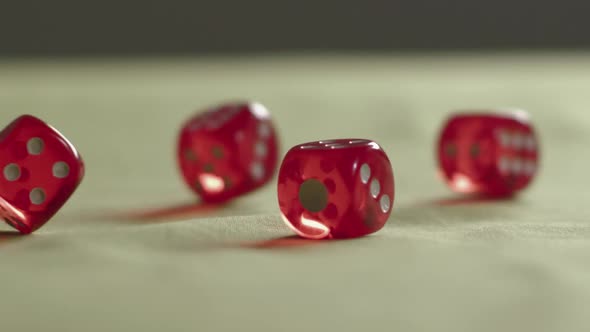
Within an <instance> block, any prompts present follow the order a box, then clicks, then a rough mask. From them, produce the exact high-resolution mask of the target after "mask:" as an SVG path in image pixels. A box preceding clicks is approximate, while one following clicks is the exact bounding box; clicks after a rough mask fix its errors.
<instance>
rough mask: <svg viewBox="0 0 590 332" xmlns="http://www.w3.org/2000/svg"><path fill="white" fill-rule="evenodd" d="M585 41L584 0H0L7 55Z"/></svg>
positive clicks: (588, 14) (0, 44) (556, 45)
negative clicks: (351, 0) (348, 0)
mask: <svg viewBox="0 0 590 332" xmlns="http://www.w3.org/2000/svg"><path fill="white" fill-rule="evenodd" d="M588 46H590V1H585V0H566V1H551V0H536V1H535V0H516V1H509V0H495V1H478V0H392V1H385V0H369V1H354V2H347V1H333V0H318V1H278V0H276V1H273V0H251V1H247V0H244V1H228V0H220V1H210V0H207V1H198V0H197V1H188V0H169V1H150V0H144V1H140V0H128V1H112V0H105V1H82V0H80V1H73V0H56V1H28V0H12V1H8V0H0V55H5V56H6V55H13V56H36V55H40V56H48V55H51V56H54V55H117V56H119V55H146V54H147V55H161V54H211V53H213V54H225V53H232V54H233V53H264V52H275V51H285V52H292V51H312V52H313V51H360V52H365V51H392V50H393V51H406V50H409V51H415V50H428V51H438V50H441V51H445V50H489V49H494V50H514V49H518V50H522V49H525V50H526V49H571V48H586V47H588Z"/></svg>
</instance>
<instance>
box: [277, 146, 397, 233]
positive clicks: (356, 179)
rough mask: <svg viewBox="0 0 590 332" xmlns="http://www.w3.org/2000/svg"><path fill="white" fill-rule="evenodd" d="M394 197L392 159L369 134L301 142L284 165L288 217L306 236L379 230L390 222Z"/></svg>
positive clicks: (282, 195)
mask: <svg viewBox="0 0 590 332" xmlns="http://www.w3.org/2000/svg"><path fill="white" fill-rule="evenodd" d="M393 198H394V184H393V171H392V169H391V164H390V162H389V159H388V158H387V155H386V154H385V152H384V151H383V150H382V149H381V147H380V146H379V145H378V144H377V143H375V142H372V141H369V140H364V139H338V140H328V141H319V142H312V143H305V144H301V145H297V146H295V147H293V148H291V150H289V152H288V153H287V155H286V156H285V159H284V160H283V163H282V165H281V168H280V171H279V180H278V200H279V206H280V209H281V212H282V216H283V219H284V220H285V222H286V223H287V225H288V226H289V227H290V228H291V229H293V231H295V232H296V233H297V234H299V235H300V236H302V237H305V238H310V239H321V238H350V237H358V236H363V235H367V234H370V233H373V232H376V231H378V230H379V229H381V228H382V227H383V226H384V225H385V223H386V222H387V219H388V218H389V214H390V213H391V208H392V205H393Z"/></svg>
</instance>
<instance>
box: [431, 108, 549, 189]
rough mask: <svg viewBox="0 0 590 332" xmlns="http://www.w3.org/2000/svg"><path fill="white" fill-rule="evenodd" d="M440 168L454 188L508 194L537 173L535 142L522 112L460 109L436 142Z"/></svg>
mask: <svg viewBox="0 0 590 332" xmlns="http://www.w3.org/2000/svg"><path fill="white" fill-rule="evenodd" d="M437 153H438V160H439V168H440V171H441V173H442V175H443V177H444V178H445V180H446V181H447V183H448V184H449V186H450V187H451V188H452V189H453V190H455V191H457V192H464V193H479V194H485V195H491V196H509V195H512V194H513V193H515V192H517V191H519V190H522V189H524V188H525V187H526V186H528V184H529V183H530V182H531V181H532V179H533V178H534V176H535V173H536V169H537V164H538V155H539V154H538V141H537V137H536V135H535V132H534V129H533V127H532V125H531V124H530V122H529V121H528V120H527V119H525V118H523V117H522V115H518V116H516V115H508V114H501V113H497V114H494V113H479V114H478V113H464V114H457V115H455V116H453V117H451V118H450V119H449V120H448V121H447V123H446V125H445V126H444V128H443V130H442V132H441V135H440V137H439V142H438V151H437Z"/></svg>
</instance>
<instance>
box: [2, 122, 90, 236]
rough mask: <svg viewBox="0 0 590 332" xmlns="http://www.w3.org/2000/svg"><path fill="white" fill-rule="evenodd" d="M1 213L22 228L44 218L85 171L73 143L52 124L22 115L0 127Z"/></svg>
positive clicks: (32, 228) (38, 223)
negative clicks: (7, 124) (0, 128)
mask: <svg viewBox="0 0 590 332" xmlns="http://www.w3.org/2000/svg"><path fill="white" fill-rule="evenodd" d="M0 167H1V168H2V171H3V172H2V174H1V176H0V216H1V217H3V218H4V219H5V220H6V222H7V223H8V224H10V225H11V226H13V227H14V228H16V229H17V230H18V231H20V232H21V233H25V234H28V233H31V232H33V231H35V230H36V229H38V228H39V227H41V226H42V225H43V224H45V223H46V222H47V221H48V220H49V219H50V218H51V217H52V216H53V215H54V214H55V213H56V212H57V211H58V210H59V209H60V208H61V207H62V206H63V205H64V204H65V202H66V201H67V200H68V199H69V198H70V196H71V195H72V194H73V193H74V191H75V190H76V188H77V187H78V185H79V183H80V181H81V180H82V177H83V175H84V163H83V161H82V158H81V157H80V155H79V154H78V152H77V151H76V149H75V148H74V146H73V145H72V144H71V143H70V142H69V141H68V140H67V139H66V138H65V137H64V136H63V135H62V134H60V133H59V132H58V131H57V130H56V129H54V128H53V127H51V126H49V125H47V124H46V123H44V122H43V121H41V120H39V119H37V118H35V117H33V116H30V115H24V116H21V117H19V118H18V119H16V120H15V121H13V122H12V123H11V124H10V125H9V126H8V127H6V128H5V129H4V130H3V131H2V133H0Z"/></svg>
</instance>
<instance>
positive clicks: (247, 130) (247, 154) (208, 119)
mask: <svg viewBox="0 0 590 332" xmlns="http://www.w3.org/2000/svg"><path fill="white" fill-rule="evenodd" d="M278 149H279V148H278V139H277V135H276V132H275V129H274V126H273V123H272V120H271V117H270V114H269V112H268V111H267V110H266V108H264V106H262V105H261V104H259V103H232V104H225V105H221V106H218V107H215V108H212V109H210V110H208V111H206V112H203V113H200V114H198V115H197V116H195V117H193V118H192V119H190V120H189V121H187V122H186V123H185V125H184V126H183V128H182V130H181V133H180V138H179V143H178V163H179V166H180V170H181V173H182V176H183V178H184V180H185V182H186V183H187V184H188V185H189V187H190V188H191V189H192V190H193V191H194V192H195V193H197V194H198V195H199V196H200V197H201V199H202V200H203V201H206V202H223V201H227V200H229V199H232V198H234V197H237V196H239V195H242V194H245V193H247V192H250V191H252V190H255V189H257V188H259V187H261V186H263V185H264V184H266V183H268V182H269V181H270V180H271V179H272V176H273V174H274V172H275V171H276V167H277V158H278Z"/></svg>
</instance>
